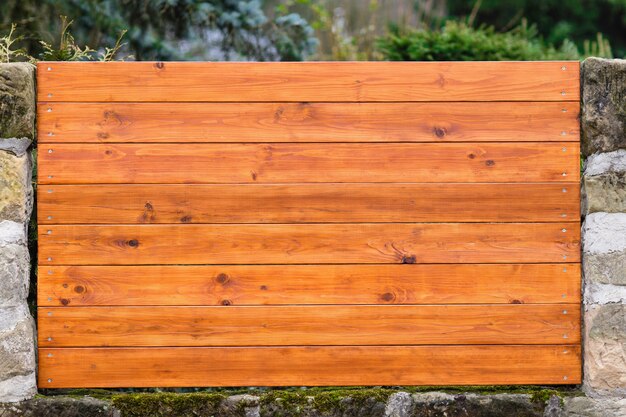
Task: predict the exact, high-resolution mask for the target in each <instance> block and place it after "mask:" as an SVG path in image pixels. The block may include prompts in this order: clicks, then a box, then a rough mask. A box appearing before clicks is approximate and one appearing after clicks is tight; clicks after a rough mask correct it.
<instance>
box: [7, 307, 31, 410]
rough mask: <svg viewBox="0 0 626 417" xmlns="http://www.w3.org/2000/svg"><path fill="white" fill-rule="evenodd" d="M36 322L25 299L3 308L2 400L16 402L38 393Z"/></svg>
mask: <svg viewBox="0 0 626 417" xmlns="http://www.w3.org/2000/svg"><path fill="white" fill-rule="evenodd" d="M34 327H35V324H34V322H33V319H32V317H31V316H30V313H29V311H28V307H27V306H26V302H24V303H23V304H22V305H21V306H18V307H5V308H0V376H1V379H0V402H16V401H22V400H24V399H27V398H30V397H32V396H34V395H35V394H36V393H37V386H36V381H35V370H36V364H35V331H34Z"/></svg>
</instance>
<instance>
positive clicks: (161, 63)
mask: <svg viewBox="0 0 626 417" xmlns="http://www.w3.org/2000/svg"><path fill="white" fill-rule="evenodd" d="M154 66H155V67H156V68H157V69H163V68H165V64H164V63H163V62H157V63H155V64H154Z"/></svg>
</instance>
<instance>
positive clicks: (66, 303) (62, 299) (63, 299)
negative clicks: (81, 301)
mask: <svg viewBox="0 0 626 417" xmlns="http://www.w3.org/2000/svg"><path fill="white" fill-rule="evenodd" d="M69 303H70V300H68V299H67V298H61V304H63V305H64V306H66V305H68V304H69Z"/></svg>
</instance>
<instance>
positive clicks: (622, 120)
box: [581, 58, 626, 155]
mask: <svg viewBox="0 0 626 417" xmlns="http://www.w3.org/2000/svg"><path fill="white" fill-rule="evenodd" d="M581 79H582V103H581V111H582V113H581V133H582V142H583V143H582V145H583V146H582V148H583V153H584V154H585V155H591V154H593V153H596V152H611V151H615V150H617V149H624V148H626V60H621V59H610V60H609V59H601V58H588V59H586V60H585V61H584V62H583V64H582V73H581Z"/></svg>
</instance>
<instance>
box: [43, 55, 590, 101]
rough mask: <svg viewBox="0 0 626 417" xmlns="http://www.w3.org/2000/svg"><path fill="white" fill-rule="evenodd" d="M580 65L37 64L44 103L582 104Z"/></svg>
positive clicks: (344, 63)
mask: <svg viewBox="0 0 626 417" xmlns="http://www.w3.org/2000/svg"><path fill="white" fill-rule="evenodd" d="M579 78H580V64H579V62H578V61H560V62H559V61H552V62H279V63H271V62H270V63H259V62H236V63H235V62H228V63H227V62H219V63H215V62H133V63H128V62H40V63H39V64H38V71H37V87H38V88H37V97H38V100H39V101H49V102H53V101H88V102H90V101H91V102H116V101H142V102H144V101H166V102H176V101H214V102H226V101H232V102H247V101H297V102H300V101H310V102H316V101H330V102H355V101H356V102H364V101H565V100H567V101H578V100H579V98H580V91H579V90H580V84H579Z"/></svg>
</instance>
